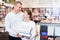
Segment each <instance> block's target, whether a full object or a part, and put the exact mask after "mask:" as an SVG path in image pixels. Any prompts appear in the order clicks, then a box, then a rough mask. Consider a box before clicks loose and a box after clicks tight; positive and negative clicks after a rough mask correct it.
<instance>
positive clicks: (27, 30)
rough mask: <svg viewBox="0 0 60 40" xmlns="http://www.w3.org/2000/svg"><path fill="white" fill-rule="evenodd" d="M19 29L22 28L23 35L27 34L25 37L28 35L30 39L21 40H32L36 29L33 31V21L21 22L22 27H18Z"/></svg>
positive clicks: (23, 39)
mask: <svg viewBox="0 0 60 40" xmlns="http://www.w3.org/2000/svg"><path fill="white" fill-rule="evenodd" d="M20 28H21V29H22V28H23V30H24V31H25V33H27V35H28V34H29V35H30V39H27V38H25V37H24V38H22V40H34V36H35V34H36V29H35V22H33V21H29V22H25V21H24V22H22V27H20Z"/></svg>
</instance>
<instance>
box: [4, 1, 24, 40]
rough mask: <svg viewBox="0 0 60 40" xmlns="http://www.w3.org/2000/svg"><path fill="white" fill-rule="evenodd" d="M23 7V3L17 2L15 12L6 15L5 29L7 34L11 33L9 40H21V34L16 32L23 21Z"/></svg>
mask: <svg viewBox="0 0 60 40" xmlns="http://www.w3.org/2000/svg"><path fill="white" fill-rule="evenodd" d="M21 7H22V3H21V2H19V1H16V2H15V4H14V7H13V10H12V11H11V12H9V13H8V14H7V15H6V18H5V29H6V31H7V32H9V40H21V35H20V34H19V31H17V32H16V30H17V28H18V27H19V26H20V24H21V22H22V21H23V13H22V12H21ZM13 29H15V30H13ZM18 30H19V29H18Z"/></svg>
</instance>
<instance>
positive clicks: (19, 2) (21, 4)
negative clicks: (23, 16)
mask: <svg viewBox="0 0 60 40" xmlns="http://www.w3.org/2000/svg"><path fill="white" fill-rule="evenodd" d="M18 3H19V4H21V5H22V3H21V2H20V1H16V2H15V3H14V5H17V4H18Z"/></svg>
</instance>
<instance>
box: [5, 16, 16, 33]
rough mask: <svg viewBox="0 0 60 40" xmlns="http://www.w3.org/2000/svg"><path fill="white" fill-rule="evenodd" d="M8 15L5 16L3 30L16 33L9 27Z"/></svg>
mask: <svg viewBox="0 0 60 40" xmlns="http://www.w3.org/2000/svg"><path fill="white" fill-rule="evenodd" d="M10 20H11V19H10V15H7V16H6V18H5V30H6V31H7V32H9V33H12V34H16V33H15V32H14V31H13V30H12V29H11V23H10Z"/></svg>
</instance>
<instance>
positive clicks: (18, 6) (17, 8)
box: [15, 3, 22, 12]
mask: <svg viewBox="0 0 60 40" xmlns="http://www.w3.org/2000/svg"><path fill="white" fill-rule="evenodd" d="M21 8H22V5H21V4H19V3H18V4H17V5H15V9H16V11H17V12H20V11H21Z"/></svg>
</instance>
